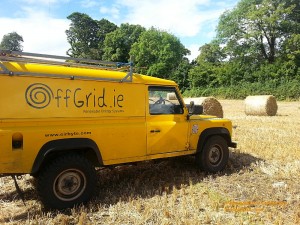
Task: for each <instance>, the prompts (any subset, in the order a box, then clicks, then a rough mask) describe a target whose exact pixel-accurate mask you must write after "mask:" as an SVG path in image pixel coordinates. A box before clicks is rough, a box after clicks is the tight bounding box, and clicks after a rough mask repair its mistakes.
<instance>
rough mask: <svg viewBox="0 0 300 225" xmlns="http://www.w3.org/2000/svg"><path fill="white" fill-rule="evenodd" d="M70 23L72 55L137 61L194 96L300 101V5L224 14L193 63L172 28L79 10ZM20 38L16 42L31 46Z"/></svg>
mask: <svg viewBox="0 0 300 225" xmlns="http://www.w3.org/2000/svg"><path fill="white" fill-rule="evenodd" d="M67 18H68V19H69V20H70V21H71V24H70V27H69V29H68V30H67V31H66V36H67V40H68V42H69V44H70V49H69V50H68V51H67V54H68V55H69V56H72V57H79V58H90V59H98V60H108V61H117V62H127V61H129V59H130V56H134V63H135V72H137V73H142V74H146V75H150V76H156V77H161V78H165V79H171V80H174V81H176V82H177V83H178V84H179V87H180V88H181V90H182V91H184V94H185V95H189V96H209V95H213V96H216V97H224V98H244V97H245V96H247V95H251V94H274V95H275V96H276V97H278V98H279V99H287V98H289V99H298V98H299V97H300V94H299V91H298V89H299V84H300V70H299V66H300V2H299V0H241V1H239V2H238V4H237V5H236V6H235V7H234V8H233V9H231V10H227V11H225V12H224V13H223V14H222V15H221V16H220V18H219V23H218V26H217V28H216V37H215V38H214V39H213V40H212V41H211V42H210V43H206V44H205V45H203V46H201V47H200V48H199V50H200V54H199V55H198V57H197V58H196V59H195V60H193V61H192V62H189V60H188V59H187V56H188V55H189V54H190V52H189V50H188V49H187V48H186V47H185V46H184V45H183V44H182V43H181V42H180V40H179V39H178V38H177V37H176V36H174V35H173V34H170V33H168V32H166V31H162V30H159V29H156V28H154V27H151V28H149V29H146V28H144V27H142V26H140V25H133V24H128V23H124V24H121V25H120V26H117V25H116V24H114V23H112V22H110V21H108V20H107V19H101V20H94V19H92V18H91V17H90V16H88V15H87V14H84V13H79V12H75V13H72V14H71V15H69V16H68V17H67ZM11 34H12V33H11ZM14 35H15V34H14ZM20 37H21V36H20ZM20 37H18V38H16V35H15V36H14V39H17V40H18V41H17V42H19V43H20V42H23V39H20ZM21 38H22V37H21ZM8 39H9V38H8ZM5 43H6V44H7V43H9V42H7V36H4V37H3V40H2V42H1V44H0V47H1V48H3V46H4V47H5V46H8V45H6V44H5ZM19 47H20V46H19ZM21 47H22V46H21Z"/></svg>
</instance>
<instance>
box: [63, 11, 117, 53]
mask: <svg viewBox="0 0 300 225" xmlns="http://www.w3.org/2000/svg"><path fill="white" fill-rule="evenodd" d="M67 18H68V19H69V20H71V24H70V28H69V29H68V30H66V35H67V40H68V42H69V44H70V45H71V48H70V49H69V50H68V51H67V54H68V55H70V56H72V57H79V58H91V59H102V55H103V42H104V39H105V36H106V34H107V33H110V32H112V31H114V30H115V29H116V28H117V26H116V25H115V24H113V23H111V22H109V21H108V20H106V19H102V20H99V21H97V20H93V19H92V18H91V17H90V16H88V15H87V14H84V13H78V12H75V13H72V14H71V15H69V16H68V17H67Z"/></svg>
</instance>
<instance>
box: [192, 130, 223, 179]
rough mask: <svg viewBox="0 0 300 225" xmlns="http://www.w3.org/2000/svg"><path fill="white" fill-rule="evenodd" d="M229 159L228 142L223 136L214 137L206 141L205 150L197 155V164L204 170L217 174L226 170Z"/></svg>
mask: <svg viewBox="0 0 300 225" xmlns="http://www.w3.org/2000/svg"><path fill="white" fill-rule="evenodd" d="M228 158H229V150H228V145H227V142H226V140H225V139H224V138H222V137H221V136H212V137H210V138H209V139H208V140H207V141H206V143H205V144H204V147H203V149H202V150H200V152H198V153H197V154H196V163H197V165H198V166H199V167H200V168H201V169H202V170H204V171H206V172H211V173H216V172H219V171H221V170H223V169H224V168H225V166H226V165H227V163H228Z"/></svg>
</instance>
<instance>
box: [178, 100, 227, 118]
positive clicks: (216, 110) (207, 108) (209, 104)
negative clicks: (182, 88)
mask: <svg viewBox="0 0 300 225" xmlns="http://www.w3.org/2000/svg"><path fill="white" fill-rule="evenodd" d="M191 101H194V104H195V105H202V107H203V114H205V115H213V116H217V117H220V118H223V108H222V105H221V103H220V102H219V101H218V100H217V99H216V98H214V97H199V98H184V103H185V104H190V102H191Z"/></svg>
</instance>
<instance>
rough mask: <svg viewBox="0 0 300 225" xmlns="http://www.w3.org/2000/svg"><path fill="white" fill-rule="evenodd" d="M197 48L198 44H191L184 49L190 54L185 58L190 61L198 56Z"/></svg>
mask: <svg viewBox="0 0 300 225" xmlns="http://www.w3.org/2000/svg"><path fill="white" fill-rule="evenodd" d="M199 47H200V46H199V44H191V45H189V46H186V48H187V49H189V50H190V51H191V54H190V55H189V56H187V57H188V59H189V60H190V61H192V60H193V59H196V58H197V57H198V55H199V54H200V52H199Z"/></svg>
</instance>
